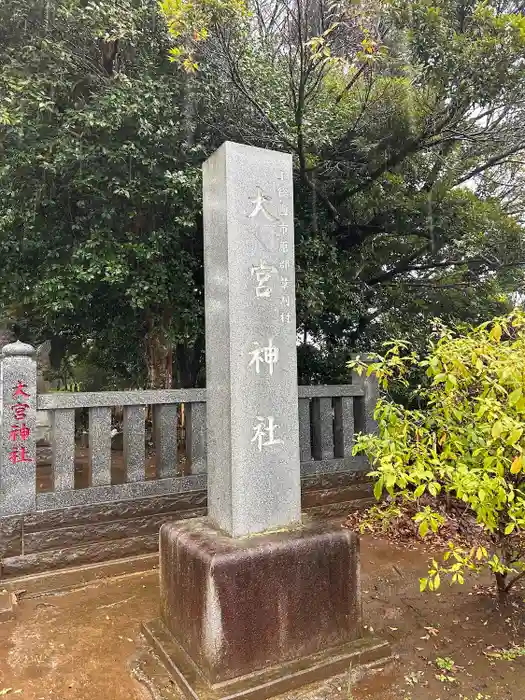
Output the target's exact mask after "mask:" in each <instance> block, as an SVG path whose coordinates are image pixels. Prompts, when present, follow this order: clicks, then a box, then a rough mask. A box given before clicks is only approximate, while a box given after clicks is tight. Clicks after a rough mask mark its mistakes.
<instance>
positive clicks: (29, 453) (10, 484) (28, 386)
mask: <svg viewBox="0 0 525 700" xmlns="http://www.w3.org/2000/svg"><path fill="white" fill-rule="evenodd" d="M36 399H37V396H36V359H35V349H34V348H33V347H32V346H31V345H27V344H26V343H21V342H19V341H17V342H16V343H11V344H9V345H6V346H5V347H4V348H3V350H2V356H1V361H0V426H1V440H2V443H1V453H0V460H1V461H0V513H2V515H16V514H18V513H31V512H32V511H34V510H35V497H36Z"/></svg>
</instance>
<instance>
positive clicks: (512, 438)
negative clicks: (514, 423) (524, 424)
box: [507, 428, 523, 445]
mask: <svg viewBox="0 0 525 700" xmlns="http://www.w3.org/2000/svg"><path fill="white" fill-rule="evenodd" d="M522 434H523V428H514V430H513V431H512V432H511V434H510V435H509V437H508V438H507V443H508V444H509V445H514V443H516V442H518V440H519V439H520V437H521V436H522Z"/></svg>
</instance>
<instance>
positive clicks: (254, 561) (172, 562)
mask: <svg viewBox="0 0 525 700" xmlns="http://www.w3.org/2000/svg"><path fill="white" fill-rule="evenodd" d="M160 589H161V618H160V620H156V621H154V622H152V623H149V624H148V625H145V627H144V633H145V635H146V638H147V639H148V640H149V642H150V644H151V645H152V647H153V649H154V651H155V653H156V654H157V656H158V657H159V658H160V659H161V660H162V662H163V664H164V666H165V667H166V669H167V670H168V672H169V674H170V676H171V677H172V679H173V680H174V681H175V682H176V683H177V685H178V686H179V688H180V689H181V690H182V691H183V694H184V695H185V696H186V697H187V698H192V699H193V700H196V699H197V698H198V699H199V700H200V699H202V698H207V699H208V698H210V699H211V698H221V699H222V698H231V699H233V698H268V697H271V696H273V695H277V694H279V693H282V692H285V691H287V690H290V689H293V688H296V687H298V686H302V685H305V684H307V683H310V682H313V681H315V680H320V679H323V678H327V677H329V676H331V675H335V674H337V673H342V672H344V671H346V670H348V669H349V668H352V669H353V670H355V669H356V667H358V666H363V665H368V664H372V665H374V666H377V665H378V666H380V665H382V664H384V662H385V661H386V660H388V658H389V654H390V651H389V648H388V645H387V644H385V643H383V642H380V641H378V640H373V639H364V638H363V635H362V625H361V600H360V587H359V539H358V537H357V535H356V534H355V533H352V532H350V531H348V530H344V529H341V528H339V529H334V528H329V527H328V528H327V527H322V526H319V525H303V526H301V527H299V528H297V529H293V530H289V531H283V532H276V533H273V534H264V535H257V536H253V537H249V538H242V539H233V538H231V537H228V536H226V535H225V534H223V533H222V532H220V531H218V530H217V529H215V528H213V527H212V526H211V525H210V524H209V522H208V521H206V520H193V521H187V522H180V523H170V524H166V525H163V526H162V528H161V531H160Z"/></svg>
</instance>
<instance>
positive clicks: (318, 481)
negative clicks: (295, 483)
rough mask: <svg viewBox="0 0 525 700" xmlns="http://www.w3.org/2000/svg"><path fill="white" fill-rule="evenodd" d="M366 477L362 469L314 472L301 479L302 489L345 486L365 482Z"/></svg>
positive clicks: (366, 480)
mask: <svg viewBox="0 0 525 700" xmlns="http://www.w3.org/2000/svg"><path fill="white" fill-rule="evenodd" d="M367 482H368V479H367V478H366V475H365V474H364V473H363V472H362V471H357V472H347V471H344V472H334V473H333V474H314V475H312V476H305V477H303V479H301V484H302V488H303V492H304V491H309V490H311V489H314V490H317V489H333V488H336V487H338V486H341V487H346V486H349V485H350V484H356V483H367Z"/></svg>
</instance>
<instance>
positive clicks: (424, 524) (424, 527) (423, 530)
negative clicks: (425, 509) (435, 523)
mask: <svg viewBox="0 0 525 700" xmlns="http://www.w3.org/2000/svg"><path fill="white" fill-rule="evenodd" d="M427 532H428V520H423V522H422V523H421V525H420V526H419V536H420V537H421V538H423V537H424V536H425V535H426V534H427Z"/></svg>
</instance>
